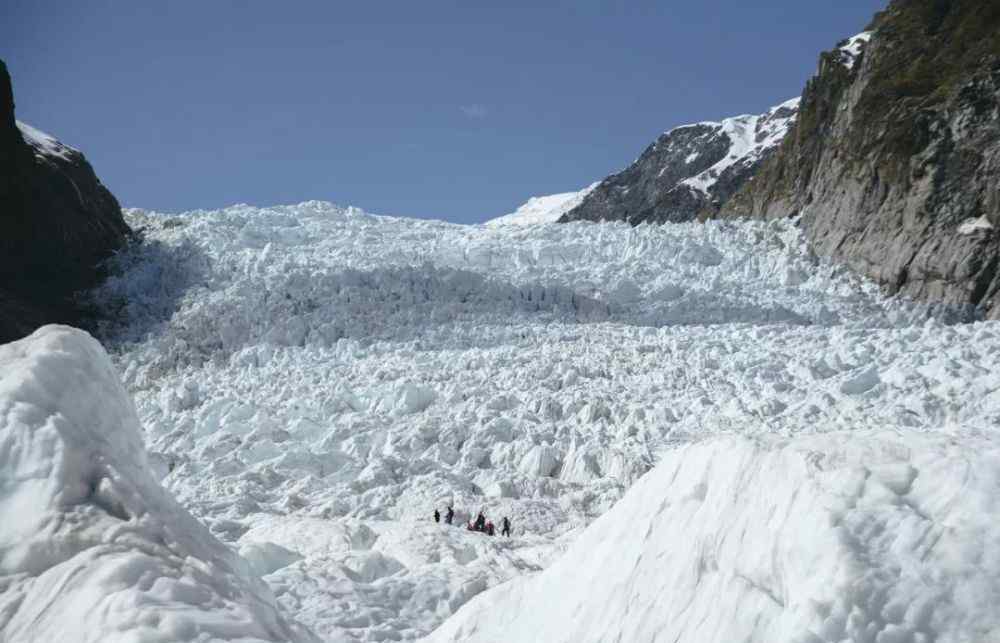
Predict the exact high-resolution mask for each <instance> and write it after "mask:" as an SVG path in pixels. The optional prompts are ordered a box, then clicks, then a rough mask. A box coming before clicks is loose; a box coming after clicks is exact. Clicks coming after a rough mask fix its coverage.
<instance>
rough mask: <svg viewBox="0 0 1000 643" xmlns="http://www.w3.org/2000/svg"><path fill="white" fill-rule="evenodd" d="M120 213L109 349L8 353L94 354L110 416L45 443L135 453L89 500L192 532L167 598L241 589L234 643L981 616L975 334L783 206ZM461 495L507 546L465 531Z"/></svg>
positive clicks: (790, 627) (985, 511)
mask: <svg viewBox="0 0 1000 643" xmlns="http://www.w3.org/2000/svg"><path fill="white" fill-rule="evenodd" d="M567 198H569V197H567ZM557 201H560V202H561V200H560V199H555V200H552V204H553V207H558V205H559V204H558V203H556V202H557ZM538 204H539V203H538V202H536V204H535V205H538ZM538 210H539V208H536V207H531V208H524V209H522V210H521V211H522V212H527V211H532V212H537V211H538ZM126 216H127V218H128V219H129V223H130V224H131V225H132V226H133V227H134V228H136V229H140V230H142V234H143V237H144V242H143V243H142V244H138V245H135V246H133V247H131V248H129V249H128V250H126V251H124V252H122V253H120V254H119V255H118V256H117V257H116V259H115V260H114V264H113V266H111V269H112V273H113V276H112V277H111V278H109V279H108V280H107V281H106V282H105V283H104V284H103V285H102V286H101V287H100V288H99V289H98V290H96V291H95V292H94V293H93V294H92V298H93V303H94V304H95V305H99V306H101V307H103V308H104V309H106V310H109V311H113V312H114V315H113V317H112V318H111V319H110V320H109V321H108V322H107V323H106V324H105V325H103V326H102V327H101V328H99V329H97V331H96V333H97V335H98V337H99V339H100V340H101V341H102V342H103V343H104V345H105V346H106V347H107V348H108V351H109V353H110V360H111V363H110V364H109V363H108V358H107V357H106V356H104V353H103V352H102V350H101V348H100V346H98V345H97V344H96V343H95V342H93V341H92V340H90V339H89V338H86V337H85V336H83V334H82V333H76V332H74V331H67V330H64V329H45V330H43V331H41V333H42V335H41V339H40V338H39V337H35V338H34V339H32V340H31V341H32V342H34V343H33V344H32V345H33V346H34V345H38V346H40V347H44V349H45V351H52V352H55V353H57V354H62V353H65V352H66V351H65V350H64V349H62V348H60V347H59V346H58V345H55V346H53V345H52V340H49V339H45V338H47V337H56V338H64V339H60V340H59V341H60V342H65V341H70V340H68V339H65V337H67V335H66V334H67V333H70V334H71V336H72V338H73V339H72V343H74V344H78V345H79V346H78V352H79V356H78V357H74V358H73V360H76V361H78V362H81V363H82V362H87V363H93V364H96V365H97V366H96V367H94V368H97V370H98V371H99V372H100V373H101V375H100V377H95V376H88V377H87V378H85V379H87V380H88V382H89V383H88V387H86V388H80V389H79V390H80V391H82V392H84V391H85V393H81V395H82V397H81V399H89V400H95V399H98V400H99V399H109V400H114V401H115V402H114V404H115V405H117V406H118V407H120V409H122V410H121V412H120V413H116V414H115V415H113V416H111V418H110V419H108V421H104V422H97V423H87V424H86V425H87V427H88V428H87V431H89V433H87V435H92V436H95V439H94V444H93V445H90V446H87V445H80V444H78V443H76V442H73V443H67V444H68V446H67V447H65V449H64V452H65V453H73V452H74V450H75V449H84V450H82V451H80V452H79V454H77V455H74V456H73V457H75V458H82V459H83V460H86V461H89V459H92V458H93V457H97V458H98V459H100V458H104V457H113V458H116V459H117V460H115V461H116V462H117V461H118V460H120V461H121V462H122V463H123V464H121V465H120V466H121V467H123V468H125V467H126V466H127V467H131V468H130V469H129V470H130V471H133V470H134V471H137V472H141V473H135V475H133V476H132V477H127V478H122V479H121V480H120V482H119V483H118V486H117V487H115V489H117V491H116V492H115V494H114V496H113V497H114V498H118V497H128V498H133V500H134V502H135V503H140V501H141V502H142V503H145V504H135V505H134V506H132V505H129V506H128V507H127V509H126V510H125V511H126V513H124V514H119V515H117V517H116V515H115V513H116V512H117V511H118V509H117V507H118V505H117V504H115V503H107V502H105V503H104V504H96V505H95V506H96V507H97V508H96V509H91V510H89V511H91V512H93V513H95V515H98V514H101V512H102V511H103V512H104V513H105V514H107V515H103V516H99V517H100V521H102V522H100V524H101V525H104V524H107V525H119V524H120V523H121V522H122V521H123V520H124V522H125V523H126V524H131V523H132V522H134V521H135V520H136V518H135V516H137V515H140V514H142V515H149V516H152V517H155V518H156V520H157V521H158V523H157V524H158V525H163V526H162V529H168V530H170V529H174V530H175V531H176V530H179V531H182V532H183V533H184V534H187V535H188V537H189V540H187V541H184V542H185V543H186V544H184V547H185V548H187V549H183V550H182V551H185V552H186V551H192V552H195V553H194V554H192V555H193V556H194V557H195V558H198V557H199V556H200V558H199V560H204V561H208V563H209V564H214V565H219V566H221V567H222V568H225V569H227V570H229V571H228V572H227V573H226V574H225V575H223V581H216V580H214V577H213V579H206V578H201V577H195V580H194V581H193V583H194V585H195V586H196V587H197V588H198V589H197V592H199V593H196V594H191V595H192V596H205V595H213V594H212V592H215V593H217V594H219V595H222V596H231V595H232V594H226V592H228V591H231V588H232V587H239V588H242V589H241V590H240V593H239V596H240V597H242V598H241V600H235V599H233V600H232V603H229V604H225V608H224V609H223V616H224V615H225V614H230V615H232V614H237V615H239V616H240V618H246V619H247V621H246V623H245V625H246V629H245V633H244V634H243V635H244V636H245V637H246V638H247V639H250V640H252V639H254V638H257V639H262V640H274V638H277V639H278V640H283V639H282V637H287V638H289V639H292V637H299V639H300V640H310V638H309V637H311V636H313V635H315V636H317V637H319V639H320V640H325V641H382V640H415V639H420V638H423V637H430V638H429V640H433V641H444V640H466V639H469V640H482V641H494V640H501V639H503V640H553V641H557V640H670V641H673V640H682V641H685V640H687V641H729V640H733V639H739V640H746V641H760V642H761V643H763V642H765V641H767V642H769V643H770V642H773V641H789V642H792V641H794V642H796V643H799V642H804V641H809V642H813V641H841V640H858V641H862V640H871V641H876V640H877V641H882V642H885V641H925V640H926V641H930V640H939V641H949V640H955V641H957V640H969V637H972V638H973V639H975V638H976V637H979V640H989V638H990V637H991V636H995V635H996V632H997V629H996V628H997V610H996V609H995V608H993V607H992V605H995V604H996V602H997V601H996V600H995V599H996V597H997V596H998V593H997V588H998V582H1000V581H997V580H996V579H997V578H1000V575H998V574H997V573H996V572H997V571H998V565H997V559H996V554H995V553H994V552H995V551H997V549H996V546H995V545H996V542H995V541H996V536H995V535H993V533H992V531H991V529H990V528H989V525H990V524H991V521H992V522H993V523H995V521H996V519H997V512H998V507H997V504H996V501H995V500H994V496H996V491H997V482H998V479H997V474H996V473H995V472H996V471H998V469H997V467H996V464H997V463H996V458H997V450H996V442H995V437H994V436H995V434H996V426H997V424H998V422H1000V387H998V378H997V376H996V375H995V374H996V373H997V372H1000V368H998V367H1000V327H998V326H997V325H996V324H994V323H984V322H974V323H956V322H960V321H966V320H967V319H968V311H956V310H952V309H947V308H940V307H934V306H928V305H923V304H915V303H910V302H907V301H904V300H901V299H887V298H885V297H883V296H882V295H881V293H880V292H879V290H878V289H877V288H876V287H875V286H874V285H873V284H871V283H869V282H866V281H864V280H861V279H858V278H856V277H854V276H852V275H851V274H850V273H848V272H847V271H846V270H844V269H842V268H839V267H837V266H834V265H831V264H828V263H826V262H824V261H821V260H819V259H817V258H816V257H815V256H814V255H812V254H811V253H810V252H809V250H808V248H807V247H806V244H805V242H804V240H803V238H802V235H801V233H800V231H799V229H798V227H797V225H796V222H794V221H774V222H759V221H758V222H709V223H707V224H695V223H691V224H677V225H670V226H648V225H640V226H638V227H630V226H628V225H625V224H611V223H605V224H592V223H573V224H558V225H557V224H553V223H547V222H545V221H546V220H547V219H545V217H542V221H540V222H538V223H535V224H532V225H509V224H508V223H509V221H508V222H500V223H498V224H492V225H491V224H487V225H478V226H461V225H454V224H449V223H444V222H440V221H424V220H411V219H402V218H393V217H383V216H376V215H371V214H367V213H365V212H363V211H361V210H358V209H356V208H342V207H339V206H335V205H332V204H329V203H325V202H307V203H302V204H299V205H294V206H281V207H270V208H260V207H253V206H248V205H238V206H233V207H230V208H226V209H224V210H217V211H195V212H189V213H184V214H180V215H165V214H158V213H154V212H147V211H142V210H135V209H133V210H129V211H127V213H126ZM42 340H44V341H42ZM57 344H58V342H57ZM12 346H20V345H18V344H15V345H12ZM3 350H7V351H8V352H6V353H5V352H0V369H2V370H0V373H6V372H7V370H8V365H9V364H11V363H20V362H17V360H18V359H21V358H19V357H16V356H15V353H11V352H9V347H7V348H5V349H3ZM17 350H18V351H23V350H24V349H23V348H18V349H17ZM70 352H72V351H70ZM39 355H40V357H39V362H40V364H41V365H40V366H39V367H38V368H40V369H41V368H43V366H44V362H45V359H43V357H44V351H43V350H42V349H41V348H39ZM112 365H113V366H112ZM50 366H51V368H52V369H53V370H52V373H51V374H46V375H45V377H55V376H56V374H58V373H59V372H60V371H61V370H64V369H62V367H61V366H60V365H59V362H58V361H56V362H52V363H51V364H50ZM81 368H82V367H81ZM21 370H23V369H19V371H21ZM39 372H40V373H41V371H39ZM119 377H120V379H121V383H119V382H118V381H117V379H118V378H119ZM74 381H75V380H74ZM128 396H130V397H131V398H132V400H133V401H129V400H128ZM16 399H18V398H16V397H12V394H11V393H9V389H7V388H2V389H0V405H2V406H3V407H4V408H13V406H12V401H13V400H16ZM133 403H134V410H132V409H131V407H130V405H131V404H133ZM91 405H92V406H94V404H93V402H91ZM44 408H46V409H47V408H49V407H47V406H46V407H44ZM109 412H110V411H109ZM62 413H63V415H65V416H66V417H70V418H72V417H74V416H76V415H78V414H79V411H78V410H75V407H67V408H66V410H65V411H64V412H62ZM130 414H131V415H130ZM3 417H4V416H3V415H0V418H3ZM114 418H119V419H114ZM121 418H125V419H121ZM2 421H5V422H8V421H7V420H2ZM10 426H11V425H9V423H8V424H4V425H2V427H3V431H5V432H6V431H9V430H10V428H9V427H10ZM128 427H131V428H128ZM108 431H112V432H113V433H112V434H113V435H117V433H116V432H124V433H123V435H126V436H132V437H126V438H122V439H123V440H124V441H125V442H124V444H127V445H129V446H128V448H127V449H126V450H124V451H122V450H121V449H119V448H118V447H116V446H114V445H110V446H109V445H108V444H106V443H105V442H101V441H100V440H99V439H98V437H99V436H100V435H102V434H106V433H107V432H108ZM4 435H6V433H0V438H2V436H4ZM14 453H15V452H14V451H11V450H10V449H8V450H6V451H4V452H2V453H0V457H3V458H5V459H6V460H5V462H4V465H5V467H4V468H5V469H8V468H9V467H7V465H8V463H10V462H12V460H11V458H13V457H18V456H15V455H14ZM94 454H96V455H94ZM105 454H115V455H113V456H111V455H105ZM53 457H54V455H53V453H49V452H44V453H41V454H40V455H39V460H38V462H39V463H45V462H50V461H52V459H53ZM125 462H130V463H132V464H129V465H126V464H124V463H125ZM40 466H41V465H40ZM45 466H49V465H47V464H46V465H45ZM88 475H89V474H88ZM88 479H89V478H88ZM59 480H62V478H60V479H59ZM24 484H25V483H24V481H23V480H21V479H13V478H8V479H7V480H6V481H5V487H4V488H5V493H7V494H8V495H11V497H15V496H17V495H18V494H19V493H20V492H19V491H18V488H19V485H24ZM53 485H55V486H58V485H57V484H56V483H53ZM147 495H148V496H149V499H145V498H146V496H147ZM5 497H6V496H5ZM25 497H28V496H25ZM45 502H46V503H47V504H46V505H45V506H46V507H48V506H55V505H53V503H54V502H55V501H48V500H46V501H45ZM95 502H96V501H95ZM101 502H104V501H101ZM448 505H453V506H454V507H455V510H456V513H457V515H456V525H455V526H447V525H443V524H436V523H435V522H434V521H433V519H432V518H431V514H432V512H433V510H434V509H435V508H437V509H439V510H441V511H442V512H443V511H444V509H445V507H447V506H448ZM135 507H140V509H136V508H135ZM142 507H148V508H147V509H142ZM480 510H485V512H486V514H487V515H488V516H489V517H491V518H492V519H493V520H494V521H497V522H498V521H499V519H500V517H502V516H504V515H507V516H510V517H511V518H512V520H513V527H514V535H513V537H512V538H509V539H507V538H501V537H495V538H489V537H485V536H483V535H481V534H478V533H473V532H468V531H466V530H465V529H464V527H463V525H464V523H465V521H466V520H468V519H469V518H470V517H471V516H473V515H475V513H476V512H478V511H480ZM46 511H49V510H48V509H46ZM52 511H55V510H54V509H53V510H52ZM59 511H65V509H64V508H61V509H59ZM54 515H56V514H54ZM58 515H61V514H58ZM103 521H106V522H103ZM175 525H176V527H175ZM108 529H110V527H108ZM158 530H161V527H160V526H157V527H156V529H155V530H146V531H143V532H142V534H143V535H142V538H138V537H137V538H136V539H135V540H134V543H133V541H128V542H125V543H123V545H122V546H123V547H124V548H125V554H127V555H140V554H142V552H144V551H146V550H144V549H143V548H144V547H146V545H145V544H144V543H145V542H146V541H148V540H152V541H154V542H155V541H156V538H158V537H159V536H158V534H160V533H162V532H161V531H158ZM171 533H172V532H171ZM61 538H62V534H60V533H56V534H53V535H52V540H51V545H50V547H51V548H52V549H59V548H61V547H69V546H70V545H69V544H67V543H72V542H75V541H74V540H73V538H72V537H71V538H68V539H65V540H60V539H61ZM143 538H145V539H146V540H143ZM88 547H89V546H88ZM130 552H131V553H130ZM160 553H163V552H159V550H156V551H155V552H154V554H155V555H159V554H160ZM142 555H150V554H142ZM164 555H166V554H165V553H164ZM4 560H5V561H6V558H4ZM167 560H170V561H172V560H173V559H169V558H168V559H167ZM637 563H641V564H637ZM170 564H174V563H173V562H171V563H170ZM5 573H6V572H5ZM12 573H16V574H21V573H22V572H12ZM5 578H6V577H5ZM17 578H19V579H22V580H23V582H25V583H30V582H31V579H30V578H28V577H22V576H17ZM22 580H18V581H16V582H15V583H14V584H12V585H11V584H9V583H10V582H11V581H8V580H5V581H4V582H5V583H7V584H5V585H3V586H0V624H2V623H4V622H7V623H12V622H14V621H13V620H8V621H3V620H2V619H3V618H8V619H9V618H10V617H9V616H8V615H9V614H11V613H14V614H17V607H13V608H11V607H3V606H5V605H15V604H24V603H23V602H20V601H23V597H24V596H25V595H26V593H25V592H26V590H24V589H23V587H24V586H23V585H18V584H17V583H21V582H22ZM213 583H216V584H213ZM218 583H223V584H218ZM201 584H204V585H205V586H204V587H202V586H201ZM19 587H21V588H22V589H18V588H19ZM97 587H98V588H99V589H98V590H97V593H98V594H100V592H110V591H111V590H109V589H108V587H107V586H97ZM143 587H144V586H141V587H139V588H138V589H136V590H135V591H136V592H138V593H139V594H140V595H141V592H142V591H145V590H144V589H143ZM12 588H13V589H12ZM192 591H194V590H192ZM18 597H21V598H18ZM251 599H252V600H251ZM94 600H101V599H100V598H99V596H98V598H96V599H94ZM191 602H194V603H198V601H197V600H194V599H192V601H191ZM180 603H181V604H182V607H181V608H178V609H180V613H182V614H184V613H185V612H184V611H183V604H184V600H183V597H182V599H180ZM199 605H201V609H202V616H203V618H204V619H205V620H206V621H208V622H224V618H223V616H219V615H218V614H215V612H214V611H213V609H214V608H215V607H218V606H219V605H222V603H213V602H211V601H207V602H205V603H204V604H201V603H199ZM247 605H256V606H259V607H260V609H259V610H258V609H257V608H253V609H251V610H250V611H251V612H252V613H251V614H249V615H245V616H244V612H243V611H241V610H245V609H246V606H247ZM12 609H13V610H14V611H13V612H11V610H12ZM53 614H55V612H53ZM584 615H586V618H584V617H583V616H584ZM64 618H65V619H67V620H73V618H75V617H72V618H71V616H70V613H69V612H66V613H64ZM191 618H192V619H193V618H194V617H191ZM219 619H222V620H219ZM254 619H258V620H254ZM53 622H55V621H53ZM192 622H195V623H196V622H197V620H196V619H195V620H192ZM95 627H96V626H95ZM9 631H13V630H9V626H2V627H0V632H2V633H3V634H4V635H7V634H8V632H9ZM136 631H137V632H139V633H138V634H136V635H135V636H134V637H133V638H132V639H131V640H139V641H145V640H160V639H156V638H153V637H152V636H150V637H149V638H142V636H145V635H146V634H148V632H147V630H141V631H139V630H136ZM197 631H198V630H197V628H192V627H189V628H188V629H186V630H175V631H174V633H173V636H174V638H173V639H170V640H200V639H198V638H197V636H198V634H197ZM205 631H206V632H209V633H210V634H209V638H211V637H212V636H215V638H218V639H220V640H226V636H230V637H235V636H236V633H238V632H240V630H239V629H238V628H232V629H228V630H225V631H224V632H223V631H222V630H218V631H217V632H216V631H212V630H205ZM178 632H179V633H178ZM212 632H216V633H214V634H212ZM269 636H270V637H272V638H271V639H269V638H268V637H269ZM574 637H575V638H574ZM588 637H589V638H588ZM893 637H895V638H893ZM163 638H169V637H163Z"/></svg>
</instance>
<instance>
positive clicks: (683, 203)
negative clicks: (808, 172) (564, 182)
mask: <svg viewBox="0 0 1000 643" xmlns="http://www.w3.org/2000/svg"><path fill="white" fill-rule="evenodd" d="M798 112H799V99H797V98H796V99H792V100H789V101H786V102H784V103H782V104H780V105H778V106H776V107H773V108H771V109H770V110H768V111H767V112H765V113H764V114H760V115H744V116H736V117H733V118H727V119H724V120H722V121H721V122H703V123H695V124H693V125H684V126H682V127H677V128H674V129H672V130H670V131H669V132H666V133H665V134H663V135H662V136H660V137H659V138H658V139H657V140H656V141H655V142H654V143H653V144H652V145H651V146H649V147H648V148H647V149H646V150H645V151H644V152H643V153H642V155H641V156H639V158H638V159H636V161H635V162H634V163H632V165H630V166H629V167H627V168H625V169H624V170H622V171H621V172H619V173H617V174H614V175H612V176H609V177H608V178H606V179H604V180H603V181H601V182H600V183H599V184H598V185H597V186H596V187H595V188H593V189H592V190H591V191H590V192H589V193H588V194H587V195H586V196H585V197H584V198H583V199H582V201H581V202H580V203H579V205H576V206H575V207H573V208H571V209H569V210H568V211H567V212H566V214H565V215H564V216H563V217H562V218H561V219H560V220H561V221H564V222H566V221H626V222H628V223H631V224H632V225H637V224H639V223H644V222H649V223H665V222H672V223H676V222H683V221H692V220H694V219H696V218H699V217H704V216H708V215H711V214H714V213H715V212H717V211H718V209H719V208H720V207H721V206H722V205H723V204H724V203H725V202H726V200H727V199H729V197H730V196H732V195H733V194H734V193H735V192H736V191H737V190H738V189H739V188H740V187H742V185H743V184H744V183H745V182H746V181H747V180H749V179H750V177H752V176H753V174H754V172H755V171H756V170H757V168H758V167H760V164H761V163H762V162H763V161H764V160H765V159H766V158H768V157H769V156H770V155H771V154H772V153H773V152H774V150H776V149H777V147H778V145H780V143H781V141H782V140H783V139H784V137H785V135H786V134H787V133H788V131H789V129H790V128H791V126H792V124H793V123H794V122H795V120H796V118H797V117H798Z"/></svg>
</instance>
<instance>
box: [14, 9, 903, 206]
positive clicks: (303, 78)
mask: <svg viewBox="0 0 1000 643" xmlns="http://www.w3.org/2000/svg"><path fill="white" fill-rule="evenodd" d="M497 5H498V6H490V5H487V4H485V3H475V2H450V3H445V2H377V1H370V2H352V3H343V2H263V1H261V2H248V1H244V2H230V1H225V0H210V1H201V2H189V1H187V0H171V1H170V2H160V3H155V4H154V3H151V2H139V1H135V2H132V1H127V0H120V1H114V2H112V1H101V0H93V1H90V2H80V3H76V2H64V1H59V2H55V1H50V0H6V1H5V2H3V3H2V7H0V57H2V58H3V59H4V60H5V61H6V62H7V64H8V66H9V68H10V71H11V74H12V76H13V79H14V95H15V100H16V101H17V115H18V118H19V119H21V120H24V121H26V122H29V123H31V124H32V125H35V126H36V127H38V128H40V129H42V130H45V131H47V132H49V133H51V134H53V135H55V136H57V137H58V138H60V139H62V140H63V141H65V142H66V143H68V144H70V145H73V146H74V147H77V148H79V149H81V150H83V151H84V152H85V153H86V154H87V156H88V158H89V159H90V160H91V163H92V164H93V165H94V167H95V169H96V170H97V173H98V175H99V176H100V177H101V178H102V180H103V181H104V183H105V184H106V185H108V187H109V188H111V190H112V191H113V192H114V193H115V194H116V195H117V196H118V197H119V200H120V201H121V202H122V203H123V204H124V205H129V206H137V207H145V208H149V209H155V210H161V211H169V212H176V211H182V210H189V209H194V208H217V207H221V206H225V205H230V204H233V203H252V204H258V205H271V204H280V203H297V202H299V201H304V200H308V199H324V200H329V201H334V202H336V203H341V204H344V205H356V206H359V207H361V208H364V209H365V210H368V211H370V212H377V213H383V214H395V215H403V216H418V217H431V218H443V219H448V220H452V221H458V222H477V221H482V220H485V219H487V218H491V217H493V216H497V215H500V214H504V213H506V212H509V211H511V210H512V209H513V208H515V207H516V206H517V205H518V204H520V203H522V202H523V201H525V200H526V199H527V198H528V197H530V196H533V195H541V194H551V193H554V192H565V191H569V190H574V189H578V188H581V187H583V186H585V185H586V184H588V183H590V182H592V181H594V180H597V179H599V178H602V177H604V176H605V175H607V174H609V173H611V172H613V171H616V170H617V169H620V168H622V167H624V166H625V165H627V164H628V163H629V162H631V161H632V160H633V159H634V158H635V157H636V156H638V155H639V153H640V152H641V151H642V149H643V148H644V147H645V146H646V145H648V144H649V143H650V142H652V140H653V139H654V138H655V137H656V136H657V135H658V134H659V133H660V132H662V131H664V130H666V129H669V128H671V127H673V126H676V125H679V124H683V123H687V122H692V121H700V120H713V119H718V118H722V117H725V116H730V115H734V114H741V113H757V112H762V111H764V110H765V109H766V108H768V107H769V106H771V105H773V104H776V103H778V102H781V101H783V100H785V99H787V98H790V97H793V96H797V95H798V94H799V93H800V92H801V89H802V86H803V83H804V82H805V80H806V79H807V78H808V77H809V76H810V75H811V74H812V73H813V71H814V70H815V67H816V61H817V55H818V53H819V51H821V50H823V49H829V48H831V47H832V46H833V45H834V44H835V43H836V42H837V41H838V40H840V39H842V38H845V37H848V36H851V35H853V34H855V33H857V32H859V31H861V30H862V28H863V27H864V26H865V25H866V24H867V23H868V21H869V20H870V19H871V17H872V15H873V14H874V12H875V11H877V10H879V9H880V8H882V6H883V5H884V2H882V1H875V0H838V1H837V2H801V1H800V2H792V1H790V0H764V1H762V2H752V3H749V2H745V1H744V0H716V1H714V2H712V1H709V2H659V3H654V2H633V3H628V2H604V1H598V0H591V1H587V0H584V1H582V2H552V3H547V4H546V3H541V2H539V3H509V4H506V5H505V6H503V7H500V6H499V3H497Z"/></svg>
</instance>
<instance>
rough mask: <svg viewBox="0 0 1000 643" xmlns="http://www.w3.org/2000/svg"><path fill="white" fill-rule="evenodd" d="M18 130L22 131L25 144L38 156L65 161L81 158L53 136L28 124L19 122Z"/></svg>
mask: <svg viewBox="0 0 1000 643" xmlns="http://www.w3.org/2000/svg"><path fill="white" fill-rule="evenodd" d="M17 128H18V129H19V130H21V137H22V138H24V142H25V143H27V144H28V145H30V146H31V147H32V149H34V151H35V154H36V155H41V156H55V157H58V158H61V159H63V160H70V159H71V158H72V157H73V156H79V154H80V153H79V152H78V151H76V150H75V149H73V148H72V147H70V146H69V145H66V144H65V143H62V142H61V141H59V140H57V139H56V138H55V137H54V136H52V135H51V134H46V133H45V132H43V131H41V130H39V129H35V128H34V127H32V126H31V125H28V124H27V123H22V122H21V121H17Z"/></svg>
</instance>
